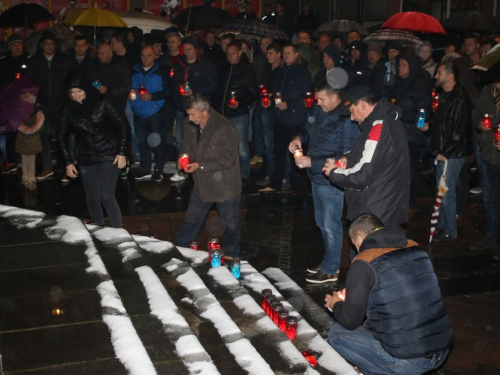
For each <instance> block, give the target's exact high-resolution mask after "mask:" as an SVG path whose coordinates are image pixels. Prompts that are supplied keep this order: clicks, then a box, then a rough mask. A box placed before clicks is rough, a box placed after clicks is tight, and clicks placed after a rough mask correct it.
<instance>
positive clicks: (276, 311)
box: [271, 302, 283, 325]
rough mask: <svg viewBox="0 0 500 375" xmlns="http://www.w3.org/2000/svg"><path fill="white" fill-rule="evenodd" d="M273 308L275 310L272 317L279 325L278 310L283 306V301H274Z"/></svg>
mask: <svg viewBox="0 0 500 375" xmlns="http://www.w3.org/2000/svg"><path fill="white" fill-rule="evenodd" d="M271 308H272V310H273V312H272V316H271V319H272V320H273V322H274V324H276V325H278V311H280V310H281V309H282V308H283V304H282V303H281V302H273V304H272V306H271Z"/></svg>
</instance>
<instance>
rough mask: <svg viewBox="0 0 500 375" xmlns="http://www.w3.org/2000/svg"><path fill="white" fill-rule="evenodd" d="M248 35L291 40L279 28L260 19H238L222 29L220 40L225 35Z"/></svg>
mask: <svg viewBox="0 0 500 375" xmlns="http://www.w3.org/2000/svg"><path fill="white" fill-rule="evenodd" d="M228 33H232V34H239V33H242V34H248V35H253V36H254V37H255V36H260V37H268V38H273V39H275V40H276V39H284V40H289V39H290V38H289V37H288V35H286V34H285V33H284V31H283V30H281V29H280V28H279V27H278V26H276V25H273V24H271V23H269V22H264V21H262V20H261V19H260V18H247V19H237V20H234V21H232V22H230V23H228V24H227V25H226V26H224V27H223V28H222V29H220V34H219V38H220V37H221V36H222V35H224V34H228Z"/></svg>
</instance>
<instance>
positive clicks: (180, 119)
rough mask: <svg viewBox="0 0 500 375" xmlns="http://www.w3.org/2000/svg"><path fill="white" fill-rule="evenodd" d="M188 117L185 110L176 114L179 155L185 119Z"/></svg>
mask: <svg viewBox="0 0 500 375" xmlns="http://www.w3.org/2000/svg"><path fill="white" fill-rule="evenodd" d="M186 117H187V114H186V112H185V111H179V110H178V111H177V115H176V116H175V148H176V150H177V157H179V156H180V152H181V147H182V140H183V139H184V128H183V125H184V119H185V118H186Z"/></svg>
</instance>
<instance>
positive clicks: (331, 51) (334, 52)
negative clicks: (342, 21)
mask: <svg viewBox="0 0 500 375" xmlns="http://www.w3.org/2000/svg"><path fill="white" fill-rule="evenodd" d="M323 53H326V54H327V55H328V56H330V57H331V58H332V60H333V62H334V63H335V67H339V66H340V50H339V47H337V46H336V45H334V44H331V45H329V46H326V47H325V48H324V49H323Z"/></svg>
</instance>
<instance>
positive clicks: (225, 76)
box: [214, 41, 258, 185]
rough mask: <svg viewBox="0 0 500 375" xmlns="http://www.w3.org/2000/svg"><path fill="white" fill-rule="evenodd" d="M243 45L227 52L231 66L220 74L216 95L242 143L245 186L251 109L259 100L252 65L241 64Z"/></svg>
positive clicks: (235, 44) (231, 46)
mask: <svg viewBox="0 0 500 375" xmlns="http://www.w3.org/2000/svg"><path fill="white" fill-rule="evenodd" d="M242 53H243V50H242V47H241V43H239V42H237V41H234V42H231V43H229V45H228V46H227V49H226V55H227V61H228V64H225V65H223V66H222V67H220V69H219V70H218V72H217V77H218V78H219V84H218V86H217V91H216V92H215V95H214V108H215V110H216V111H218V112H219V113H221V114H222V115H223V116H225V117H226V118H228V119H229V121H231V123H232V124H233V126H234V128H235V129H236V132H237V133H238V138H239V140H240V143H239V150H240V169H241V178H242V180H243V185H245V183H246V181H247V180H248V177H249V175H250V147H249V140H248V126H249V122H250V116H249V113H250V107H251V106H253V104H254V102H255V100H256V99H257V98H258V93H257V77H256V75H255V70H254V69H253V66H252V65H251V64H250V63H245V62H242V61H241V60H240V59H241V54H242Z"/></svg>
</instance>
